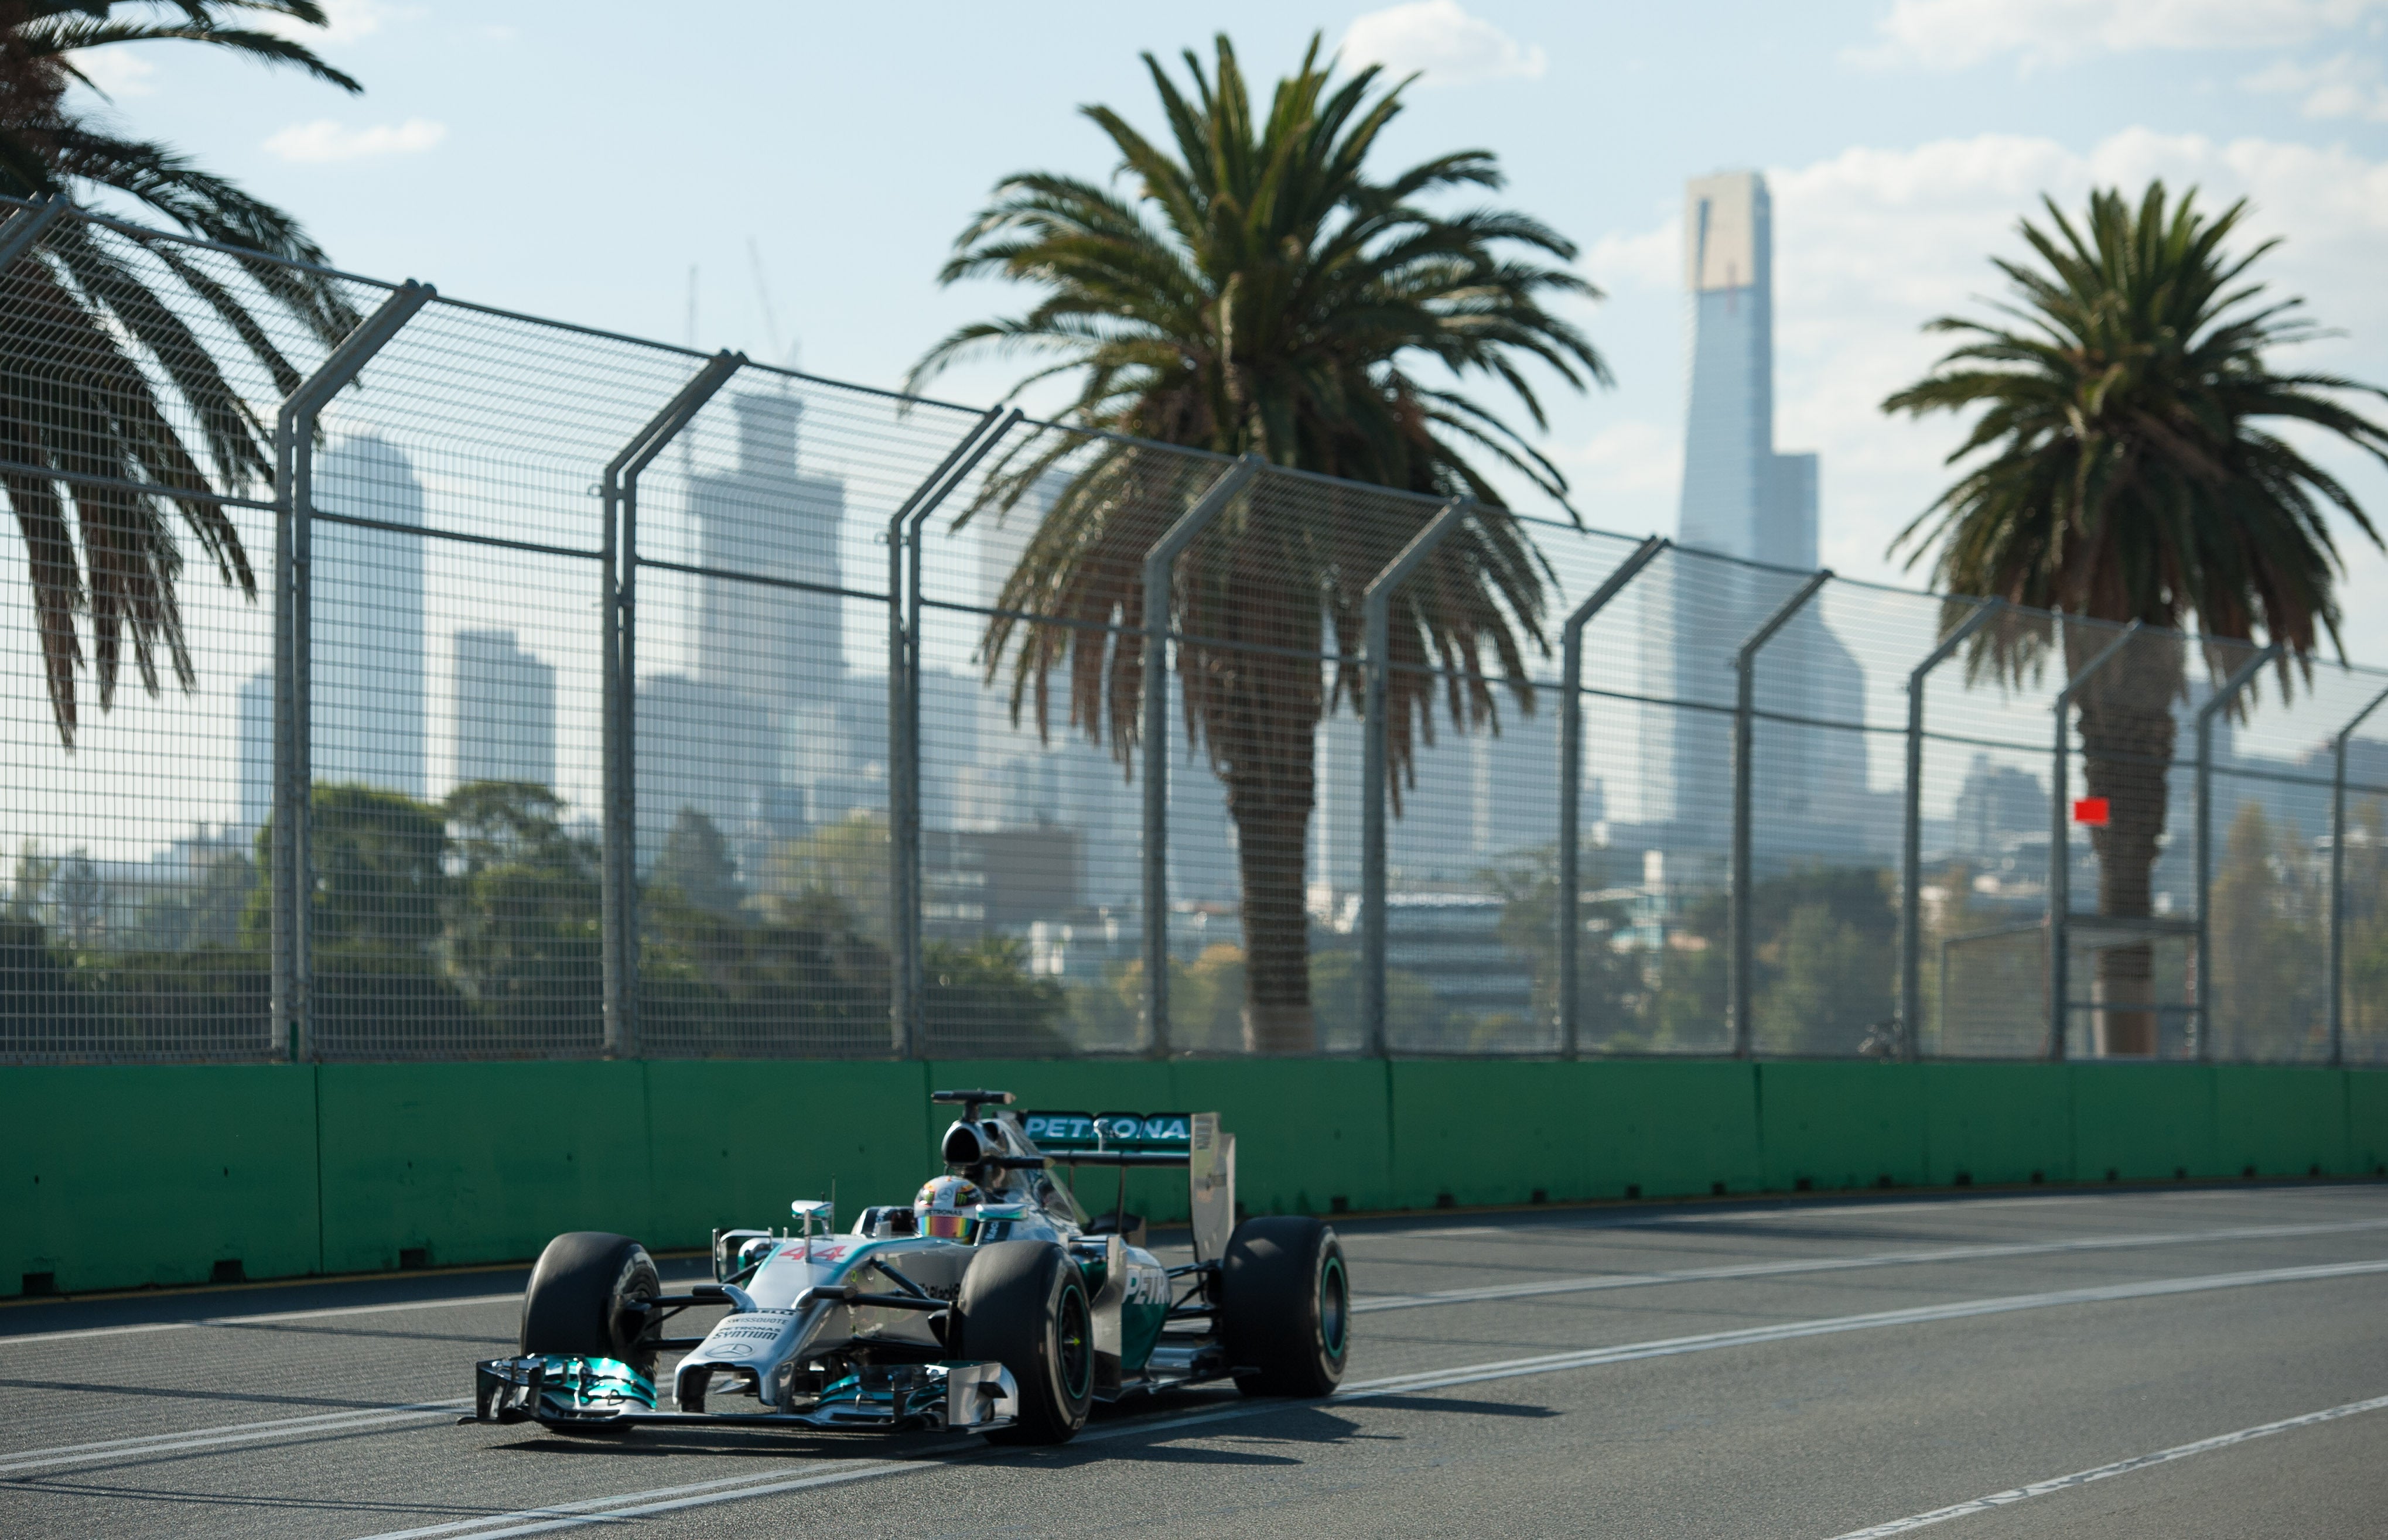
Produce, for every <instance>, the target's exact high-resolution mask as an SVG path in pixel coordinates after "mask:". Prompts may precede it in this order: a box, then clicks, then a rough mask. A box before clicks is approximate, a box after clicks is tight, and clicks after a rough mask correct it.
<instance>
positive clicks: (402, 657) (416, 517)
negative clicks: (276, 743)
mask: <svg viewBox="0 0 2388 1540" xmlns="http://www.w3.org/2000/svg"><path fill="white" fill-rule="evenodd" d="M314 487H315V495H314V501H315V506H316V507H317V508H319V509H322V510H323V511H325V512H327V513H346V514H349V515H351V516H353V517H358V518H366V519H377V520H380V521H382V522H383V523H386V524H422V523H423V484H422V483H421V482H420V481H417V480H416V479H415V476H414V469H413V466H412V465H410V464H409V463H408V462H407V459H406V456H405V455H403V454H401V453H400V452H399V450H398V448H397V447H396V446H395V445H392V444H390V443H389V442H387V440H385V439H383V438H381V437H379V436H377V435H374V434H370V433H366V434H359V435H355V436H353V437H349V438H345V439H342V440H340V441H339V442H338V443H337V444H335V445H334V446H332V448H330V449H328V450H326V451H325V452H324V454H322V455H321V456H319V457H318V458H317V459H316V461H315V480H314ZM313 540H314V563H313V593H314V603H313V607H312V630H313V644H312V649H311V666H312V675H313V681H314V690H313V701H312V706H311V721H312V724H313V729H314V772H315V779H316V781H317V782H318V783H323V782H337V781H362V782H364V783H366V784H367V785H371V786H377V787H381V788H383V789H386V790H391V791H403V792H405V793H406V794H407V795H408V796H411V797H420V796H422V795H423V794H424V790H425V780H426V775H425V763H424V762H425V759H426V724H425V721H424V676H423V538H422V536H415V535H402V534H400V533H398V532H396V531H394V530H384V529H361V528H358V527H357V526H355V525H353V524H334V523H332V522H330V521H328V520H324V521H319V522H317V523H316V524H315V526H314V532H313Z"/></svg>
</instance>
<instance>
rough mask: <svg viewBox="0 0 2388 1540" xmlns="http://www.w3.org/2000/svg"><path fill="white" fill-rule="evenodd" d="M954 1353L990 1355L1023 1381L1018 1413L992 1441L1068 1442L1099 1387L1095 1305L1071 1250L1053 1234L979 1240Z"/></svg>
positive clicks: (960, 1306)
mask: <svg viewBox="0 0 2388 1540" xmlns="http://www.w3.org/2000/svg"><path fill="white" fill-rule="evenodd" d="M950 1332H951V1336H952V1339H953V1344H954V1346H953V1354H954V1357H957V1358H974V1359H981V1360H985V1359H992V1360H994V1361H995V1362H997V1363H999V1364H1001V1365H1002V1366H1003V1367H1004V1368H1005V1369H1008V1370H1010V1371H1011V1377H1012V1379H1013V1380H1015V1381H1017V1382H1019V1385H1020V1413H1019V1417H1018V1418H1017V1420H1014V1421H1013V1423H1012V1425H1011V1426H1010V1427H1009V1428H998V1429H997V1430H996V1431H995V1432H993V1433H989V1434H987V1435H986V1436H987V1440H988V1442H990V1443H994V1444H1065V1443H1067V1442H1069V1440H1070V1439H1071V1438H1072V1437H1073V1436H1074V1435H1075V1434H1076V1433H1077V1431H1078V1430H1079V1429H1080V1428H1082V1427H1084V1426H1086V1411H1087V1408H1088V1407H1089V1406H1090V1405H1091V1404H1092V1402H1093V1400H1094V1393H1095V1332H1094V1310H1093V1308H1092V1306H1090V1305H1089V1304H1088V1302H1087V1299H1086V1281H1085V1280H1084V1279H1082V1278H1081V1277H1080V1276H1079V1274H1078V1268H1077V1264H1076V1263H1074V1262H1073V1261H1071V1260H1070V1257H1069V1254H1068V1253H1066V1252H1064V1251H1063V1250H1062V1249H1061V1247H1060V1246H1057V1245H1055V1244H1053V1243H1051V1242H1049V1241H997V1242H996V1243H994V1244H992V1245H988V1246H984V1247H981V1248H980V1250H979V1253H978V1255H977V1256H973V1257H972V1258H971V1264H970V1269H969V1270H968V1271H966V1272H964V1273H963V1274H962V1286H961V1293H960V1297H959V1299H957V1300H956V1301H955V1302H954V1310H953V1325H952V1327H951V1328H950Z"/></svg>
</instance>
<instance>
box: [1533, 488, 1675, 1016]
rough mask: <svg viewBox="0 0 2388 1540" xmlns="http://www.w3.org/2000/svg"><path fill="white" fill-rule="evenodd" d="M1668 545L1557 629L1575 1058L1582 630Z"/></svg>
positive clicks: (1568, 980) (1634, 559)
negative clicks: (1561, 628) (1558, 636)
mask: <svg viewBox="0 0 2388 1540" xmlns="http://www.w3.org/2000/svg"><path fill="white" fill-rule="evenodd" d="M1672 543H1673V542H1671V541H1670V540H1668V539H1667V538H1665V537H1664V536H1658V535H1653V536H1650V537H1649V538H1648V539H1646V540H1645V541H1643V542H1642V543H1641V544H1640V545H1639V546H1636V547H1635V548H1634V549H1633V554H1632V555H1631V556H1628V557H1627V558H1626V559H1625V560H1624V561H1623V562H1620V563H1619V565H1618V568H1617V570H1616V571H1615V572H1613V573H1610V574H1608V576H1607V578H1606V579H1605V580H1603V581H1602V583H1601V585H1600V587H1597V588H1594V590H1593V591H1592V596H1591V597H1590V598H1588V599H1586V600H1584V601H1583V602H1582V603H1581V604H1579V605H1577V606H1576V607H1575V612H1574V613H1572V614H1570V615H1569V616H1568V618H1567V625H1566V627H1565V629H1564V630H1562V631H1561V633H1560V637H1561V640H1560V644H1559V656H1560V659H1561V663H1560V667H1559V870H1558V883H1559V892H1558V900H1559V903H1558V932H1559V933H1558V943H1559V1052H1560V1053H1561V1054H1563V1055H1564V1056H1566V1057H1568V1058H1570V1059H1572V1058H1574V1057H1576V1056H1577V1055H1578V1054H1579V1053H1580V1052H1581V1041H1580V1035H1579V1027H1578V1023H1577V1005H1578V1004H1579V1002H1578V998H1577V996H1578V989H1579V986H1578V981H1577V978H1576V973H1577V969H1576V955H1575V953H1576V947H1577V946H1578V945H1579V944H1580V943H1581V940H1582V937H1581V918H1580V911H1581V907H1582V897H1583V895H1582V887H1583V884H1582V882H1581V877H1580V875H1579V874H1580V867H1581V852H1580V851H1579V850H1578V849H1577V845H1578V842H1579V840H1580V838H1581V836H1580V833H1579V831H1578V829H1577V827H1576V826H1577V823H1578V820H1580V819H1581V817H1582V814H1583V809H1582V806H1581V802H1582V800H1583V628H1584V625H1585V624H1586V623H1587V622H1589V621H1590V620H1591V619H1592V617H1593V616H1594V615H1596V614H1598V613H1600V612H1601V611H1602V610H1603V609H1605V608H1607V604H1608V601H1609V600H1612V599H1615V598H1616V597H1617V596H1618V595H1619V594H1621V593H1623V592H1624V591H1625V586H1626V585H1627V584H1629V583H1631V582H1632V581H1633V580H1634V579H1635V578H1637V577H1639V576H1641V575H1642V569H1643V568H1645V567H1646V566H1648V565H1649V564H1650V563H1651V562H1655V561H1657V560H1658V553H1659V552H1660V551H1662V550H1664V549H1667V547H1668V546H1669V545H1670V544H1672Z"/></svg>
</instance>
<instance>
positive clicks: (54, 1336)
mask: <svg viewBox="0 0 2388 1540" xmlns="http://www.w3.org/2000/svg"><path fill="white" fill-rule="evenodd" d="M521 1303H522V1295H521V1294H467V1295H465V1296H464V1297H463V1298H461V1299H409V1300H401V1301H400V1302H399V1303H397V1304H395V1305H341V1306H334V1307H332V1308H330V1309H324V1310H277V1311H275V1312H274V1313H273V1314H272V1315H266V1316H206V1317H202V1318H201V1319H197V1320H153V1321H147V1322H144V1323H142V1324H140V1325H137V1326H85V1327H82V1328H80V1329H78V1330H75V1331H72V1332H26V1333H25V1334H24V1335H23V1336H20V1337H11V1336H0V1347H15V1346H18V1345H19V1344H23V1343H34V1342H77V1341H81V1340H82V1339H83V1338H85V1337H121V1336H128V1335H130V1334H132V1333H133V1332H187V1331H190V1330H191V1329H192V1328H194V1327H199V1326H271V1325H273V1324H276V1323H277V1322H281V1321H286V1320H329V1319H333V1318H334V1317H336V1316H379V1315H387V1314H388V1313H390V1312H392V1311H397V1310H445V1309H447V1308H449V1307H451V1306H466V1305H519V1304H521Z"/></svg>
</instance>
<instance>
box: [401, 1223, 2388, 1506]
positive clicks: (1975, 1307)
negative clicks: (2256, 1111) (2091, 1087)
mask: <svg viewBox="0 0 2388 1540" xmlns="http://www.w3.org/2000/svg"><path fill="white" fill-rule="evenodd" d="M2372 1273H2388V1258H2381V1259H2377V1260H2371V1261H2364V1262H2329V1263H2322V1264H2319V1265H2318V1266H2313V1267H2302V1268H2270V1269H2264V1270H2262V1271H2257V1272H2236V1273H2215V1274H2210V1275H2207V1276H2205V1277H2201V1278H2160V1279H2152V1280H2149V1281H2144V1282H2139V1283H2111V1284H2104V1285H2101V1286H2098V1287H2094V1288H2086V1289H2058V1290H2051V1291H2049V1292H2046V1293H2042V1294H2008V1295H2004V1296H2001V1297H1998V1298H1991V1299H1973V1300H1962V1301H1959V1302H1957V1303H1954V1304H1950V1305H1926V1306H1917V1307H1915V1308H1912V1309H1906V1310H1877V1311H1874V1312H1872V1313H1870V1314H1866V1315H1860V1316H1833V1317H1827V1318H1825V1319H1819V1320H1797V1321H1785V1322H1783V1323H1781V1324H1779V1325H1775V1326H1758V1327H1747V1328H1744V1329H1742V1330H1739V1331H1733V1332H1706V1333H1703V1334H1701V1335H1698V1336H1692V1337H1670V1338H1665V1339H1662V1340H1659V1341H1657V1342H1643V1343H1624V1344H1619V1345H1617V1346H1614V1347H1595V1348H1587V1349H1583V1350H1581V1351H1578V1352H1573V1353H1552V1354H1544V1355H1543V1356H1541V1357H1533V1358H1511V1359H1506V1360H1503V1361H1501V1362H1496V1363H1483V1364H1468V1365H1464V1366H1461V1367H1458V1368H1454V1369H1443V1370H1425V1371H1423V1372H1420V1373H1416V1374H1397V1375H1392V1376H1390V1377H1388V1378H1386V1379H1381V1380H1367V1381H1363V1382H1359V1383H1357V1384H1352V1385H1346V1386H1345V1387H1343V1389H1342V1390H1340V1391H1339V1392H1337V1393H1336V1394H1335V1395H1333V1396H1331V1397H1329V1398H1328V1402H1327V1404H1332V1403H1334V1402H1340V1401H1365V1400H1372V1399H1376V1398H1378V1397H1381V1396H1387V1395H1404V1394H1406V1393H1410V1392H1416V1391H1428V1390H1442V1389H1446V1388H1449V1387H1452V1386H1455V1385H1466V1384H1478V1383H1481V1382H1485V1381H1490V1380H1510V1379H1518V1378H1521V1377H1523V1376H1526V1375H1532V1374H1552V1373H1557V1372H1559V1371H1561V1370H1571V1369H1591V1368H1594V1367H1597V1366H1599V1365H1603V1364H1613V1363H1628V1362H1632V1361H1633V1360H1635V1359H1640V1358H1662V1357H1675V1356H1677V1355H1681V1354H1685V1353H1702V1352H1708V1351H1710V1350H1712V1349H1716V1348H1724V1347H1741V1346H1746V1345H1750V1344H1760V1343H1771V1342H1787V1341H1792V1340H1794V1339H1797V1338H1800V1337H1820V1336H1827V1335H1831V1334H1834V1333H1836V1332H1863V1331H1870V1330H1874V1329H1876V1328H1881V1327H1888V1326H1912V1325H1920V1324H1923V1323H1925V1322H1929V1321H1939V1320H1962V1319H1969V1318H1972V1317H1975V1316H1990V1315H2001V1314H2005V1313H2007V1312H2010V1311H2015V1310H2038V1309H2046V1308H2049V1307H2051V1306H2064V1305H2094V1304H2104V1303H2108V1302H2110V1301H2115V1300H2123V1299H2144V1298H2148V1297H2151V1296H2155V1295H2162V1294H2196V1293H2202V1292H2204V1291H2207V1290H2213V1289H2238V1288H2248V1287H2253V1286H2255V1285H2258V1284H2265V1283H2300V1282H2307V1281H2318V1280H2323V1279H2333V1278H2351V1277H2356V1276H2360V1275H2363V1274H2372ZM1319 1404H1321V1403H1316V1402H1301V1401H1249V1402H1242V1403H1238V1404H1237V1405H1233V1406H1227V1407H1218V1408H1215V1409H1211V1410H1205V1411H1200V1412H1195V1413H1192V1414H1190V1415H1188V1416H1184V1417H1175V1418H1163V1419H1159V1420H1138V1421H1126V1422H1120V1423H1115V1424H1113V1425H1111V1426H1110V1427H1105V1428H1099V1429H1095V1430H1093V1431H1091V1432H1088V1433H1081V1434H1080V1435H1079V1438H1078V1442H1080V1443H1086V1444H1093V1443H1107V1442H1109V1441H1111V1440H1112V1439H1117V1438H1138V1437H1150V1436H1152V1435H1153V1434H1156V1433H1175V1432H1176V1431H1178V1430H1180V1429H1184V1428H1190V1427H1197V1426H1200V1425H1201V1424H1203V1423H1209V1422H1226V1421H1230V1420H1238V1419H1242V1418H1249V1417H1262V1416H1266V1415H1268V1414H1270V1413H1272V1412H1284V1411H1289V1410H1296V1409H1299V1408H1300V1407H1303V1406H1315V1405H1319ZM965 1446H967V1445H965ZM947 1468H949V1462H946V1461H943V1460H937V1459H933V1458H915V1459H906V1460H879V1461H873V1462H871V1463H870V1464H866V1465H859V1466H853V1467H848V1468H845V1469H842V1470H838V1471H829V1472H825V1473H820V1474H808V1475H805V1476H794V1477H790V1476H781V1475H765V1476H747V1477H730V1478H727V1479H725V1480H722V1481H716V1482H705V1483H697V1484H695V1485H692V1486H684V1487H664V1488H660V1489H657V1490H655V1491H652V1492H628V1493H623V1494H621V1495H620V1496H615V1497H595V1498H590V1499H588V1500H585V1501H582V1502H577V1503H566V1504H558V1505H554V1506H551V1507H547V1508H522V1509H518V1510H516V1511H514V1512H510V1513H493V1514H490V1515H489V1516H488V1517H486V1518H483V1519H464V1520H456V1521H451V1522H449V1523H444V1524H436V1525H433V1526H431V1527H429V1528H426V1529H408V1530H392V1531H389V1532H387V1533H385V1534H375V1535H372V1536H369V1537H367V1540H429V1537H431V1536H435V1535H453V1536H457V1537H459V1540H504V1537H506V1536H510V1535H520V1534H547V1533H549V1532H551V1531H554V1530H561V1529H576V1528H578V1527H580V1526H582V1525H587V1524H599V1523H610V1522H614V1521H618V1520H623V1519H637V1518H645V1517H648V1516H650V1515H653V1514H656V1513H666V1512H672V1511H677V1510H679V1509H681V1508H699V1507H705V1506H708V1505H710V1504H714V1503H727V1502H743V1501H744V1500H745V1499H747V1498H749V1497H766V1496H771V1495H772V1494H774V1493H780V1492H793V1491H797V1490H800V1489H802V1488H805V1487H811V1486H827V1485H831V1484H833V1483H843V1482H853V1481H862V1480H866V1479H868V1478H870V1477H875V1476H889V1475H895V1474H896V1473H897V1472H899V1471H935V1470H943V1469H947ZM485 1526H502V1527H485Z"/></svg>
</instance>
